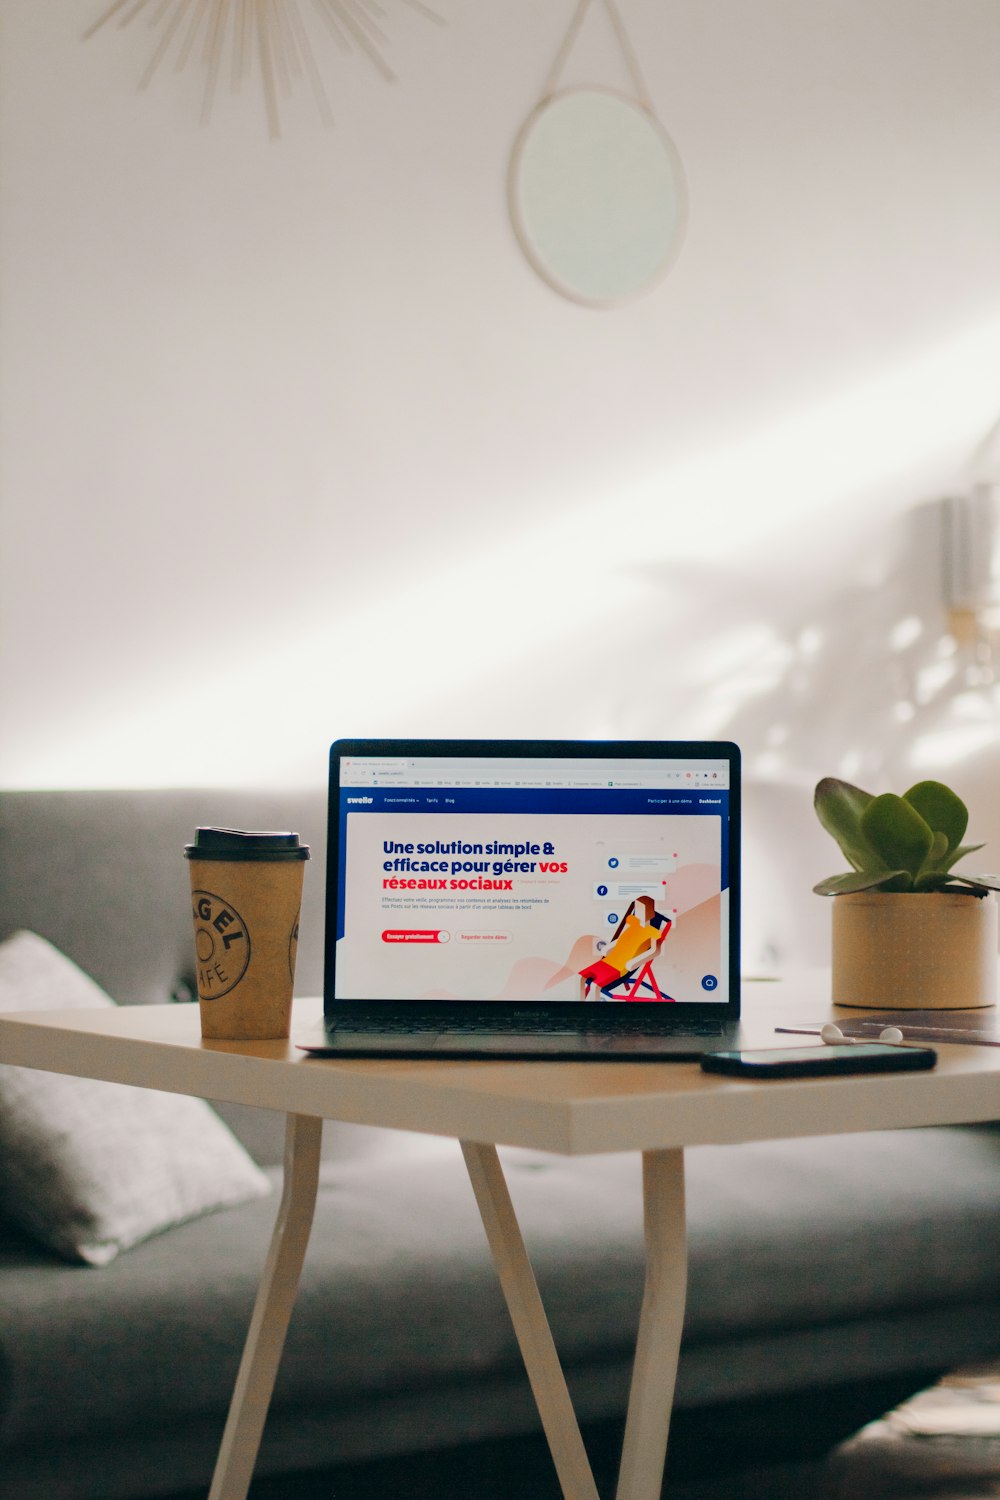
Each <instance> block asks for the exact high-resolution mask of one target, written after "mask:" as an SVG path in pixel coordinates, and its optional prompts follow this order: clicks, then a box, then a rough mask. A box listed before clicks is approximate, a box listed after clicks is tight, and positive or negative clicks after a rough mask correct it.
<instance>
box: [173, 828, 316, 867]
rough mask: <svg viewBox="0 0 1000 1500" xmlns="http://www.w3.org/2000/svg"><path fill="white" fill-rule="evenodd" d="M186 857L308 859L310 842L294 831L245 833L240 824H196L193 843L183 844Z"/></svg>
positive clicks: (270, 859)
mask: <svg viewBox="0 0 1000 1500" xmlns="http://www.w3.org/2000/svg"><path fill="white" fill-rule="evenodd" d="M184 857H185V858H186V859H228V860H269V861H274V860H284V859H308V858H309V845H308V844H300V843H299V836H298V834H297V833H247V832H244V830H243V829H241V828H196V829H195V831H194V843H193V844H187V845H185V848H184Z"/></svg>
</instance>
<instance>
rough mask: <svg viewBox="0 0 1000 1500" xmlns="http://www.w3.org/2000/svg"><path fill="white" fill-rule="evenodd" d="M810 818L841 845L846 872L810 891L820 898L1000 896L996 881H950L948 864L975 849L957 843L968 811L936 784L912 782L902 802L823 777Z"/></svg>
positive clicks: (957, 878) (992, 878)
mask: <svg viewBox="0 0 1000 1500" xmlns="http://www.w3.org/2000/svg"><path fill="white" fill-rule="evenodd" d="M815 805H816V813H817V816H818V817H819V820H820V822H821V823H822V825H823V827H824V828H825V829H826V831H827V833H829V834H831V835H832V836H833V838H835V839H836V841H837V843H838V844H839V845H840V848H841V850H842V851H843V853H844V854H845V855H846V856H847V860H848V862H849V864H850V865H851V867H852V868H851V869H850V870H849V871H848V872H847V873H846V874H844V875H830V876H828V877H827V879H826V880H821V881H820V882H819V884H818V885H815V886H813V890H814V891H816V893H817V894H818V895H820V896H843V895H847V894H848V893H850V892H852V891H872V890H879V891H965V892H967V893H968V894H969V895H978V896H984V895H985V894H986V893H987V891H989V890H1000V876H996V875H956V874H955V873H954V871H953V868H952V867H953V866H954V865H956V864H957V863H958V861H959V860H960V859H962V858H963V857H964V856H965V855H966V854H972V853H973V852H974V851H975V850H977V849H981V848H982V847H983V846H982V844H963V843H962V839H963V838H964V837H965V830H966V828H967V826H968V822H969V810H968V808H967V807H966V805H965V803H964V802H963V801H962V799H961V797H959V796H957V795H956V794H955V793H954V792H953V791H952V790H951V788H950V787H946V786H944V785H943V784H942V783H941V782H940V781H919V782H917V784H916V786H911V787H910V790H909V791H908V792H905V793H904V794H903V796H902V797H897V796H896V795H895V794H894V793H892V792H886V793H884V794H883V795H882V796H881V797H876V796H873V795H872V793H871V792H863V791H862V790H861V788H860V787H858V786H851V784H850V782H848V781H838V780H837V778H836V777H834V776H826V777H824V778H823V780H822V781H821V782H820V783H819V785H818V786H817V788H816V797H815Z"/></svg>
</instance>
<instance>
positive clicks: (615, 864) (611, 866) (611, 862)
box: [608, 855, 618, 870]
mask: <svg viewBox="0 0 1000 1500" xmlns="http://www.w3.org/2000/svg"><path fill="white" fill-rule="evenodd" d="M608 868H609V869H611V870H617V868H618V861H617V859H615V857H614V855H612V856H611V858H610V859H609V860H608Z"/></svg>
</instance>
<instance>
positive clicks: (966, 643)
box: [715, 503, 1000, 972]
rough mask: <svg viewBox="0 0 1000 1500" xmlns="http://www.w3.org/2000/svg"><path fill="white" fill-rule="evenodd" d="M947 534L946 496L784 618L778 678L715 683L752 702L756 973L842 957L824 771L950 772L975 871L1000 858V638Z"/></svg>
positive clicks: (748, 709) (743, 708)
mask: <svg viewBox="0 0 1000 1500" xmlns="http://www.w3.org/2000/svg"><path fill="white" fill-rule="evenodd" d="M942 534H943V521H942V508H941V506H940V504H938V503H933V504H926V505H921V506H918V507H916V508H915V509H914V510H913V511H911V512H909V513H908V514H906V515H905V516H903V517H902V518H901V519H900V520H899V521H897V522H896V523H895V524H894V526H893V527H892V528H891V529H890V531H889V532H888V533H887V534H886V535H885V536H884V537H883V538H882V540H881V542H880V544H879V546H878V547H877V548H875V549H871V548H869V550H868V551H866V552H865V553H864V554H863V555H861V554H859V556H858V558H857V560H856V563H855V566H854V568H853V570H852V574H851V576H850V577H848V578H847V579H845V580H844V581H843V582H842V584H841V586H840V587H839V588H837V589H836V590H835V591H834V592H832V593H831V594H830V595H829V596H828V597H827V598H826V600H825V601H824V602H823V604H822V605H821V606H820V607H818V608H815V609H811V610H810V611H809V612H808V613H804V614H803V615H802V617H801V618H800V619H799V620H797V621H795V622H794V623H792V624H790V625H786V627H785V631H784V635H783V638H782V639H780V640H779V641H776V642H774V643H773V649H772V651H771V663H772V669H773V670H772V680H770V681H766V682H760V681H758V682H757V683H754V681H753V677H752V675H750V676H749V678H747V677H743V678H741V677H740V676H739V675H738V674H737V675H736V676H734V677H733V678H732V679H731V680H729V681H720V682H718V683H717V684H716V685H715V690H716V691H718V692H720V693H721V694H722V695H723V696H725V695H727V694H728V695H729V696H730V701H733V702H737V703H738V705H739V706H738V707H737V708H736V709H735V710H734V711H733V712H732V713H731V715H730V717H729V718H728V719H727V720H726V722H725V723H724V724H721V725H720V726H719V732H720V733H723V734H725V735H727V736H728V737H729V738H732V739H734V740H736V741H737V743H738V744H740V745H741V746H742V748H743V752H744V779H745V841H744V890H745V893H746V894H745V909H744V924H743V930H744V958H743V962H744V968H745V970H746V971H747V972H752V971H753V970H754V969H759V970H763V971H765V972H766V971H768V970H773V969H774V968H776V967H788V966H797V965H800V964H825V963H827V962H828V959H829V929H830V914H829V903H828V901H827V900H825V899H824V898H822V897H819V896H814V895H813V894H812V886H813V884H814V883H815V881H817V880H819V879H820V878H822V877H823V876H824V875H829V874H834V873H835V872H836V871H838V870H839V869H841V868H842V867H843V859H842V856H841V855H840V853H839V851H838V849H837V848H836V845H835V844H834V842H833V841H832V840H831V839H830V838H829V836H828V835H827V834H826V833H824V832H823V830H822V829H821V828H820V826H819V824H818V822H817V820H816V817H815V813H814V811H813V806H812V797H813V789H814V787H815V783H816V782H817V781H818V780H819V779H820V777H822V776H827V775H835V776H841V777H843V778H844V779H845V780H848V781H853V782H855V783H856V784H858V785H860V786H863V787H865V788H866V789H867V790H869V791H873V792H882V791H897V792H902V791H905V790H906V788H907V787H909V786H911V785H912V784H913V783H914V782H915V781H920V780H924V779H926V778H934V779H939V780H942V781H946V782H948V783H949V784H950V785H952V786H954V788H955V790H956V791H957V792H958V793H959V795H960V796H961V797H962V798H963V799H964V800H965V802H966V803H967V804H968V806H969V810H970V841H971V842H974V843H985V844H986V848H985V849H984V851H983V853H982V854H981V855H977V856H973V863H972V864H969V865H968V866H967V867H968V868H969V869H973V868H977V869H987V868H990V867H991V866H992V867H994V868H996V867H997V866H1000V778H998V776H997V770H998V761H1000V686H998V682H997V679H998V677H1000V636H998V634H997V631H996V630H995V628H993V627H992V625H991V624H990V622H983V621H979V622H978V623H977V624H976V625H975V627H974V628H972V626H971V624H970V622H969V621H966V622H965V628H962V629H959V626H958V623H957V622H956V618H955V617H953V616H949V614H948V612H947V610H946V607H945V602H944V594H943V572H942ZM761 605H762V608H761V614H762V616H763V617H770V618H771V619H772V620H773V610H772V609H770V608H768V610H767V611H766V612H765V601H763V600H762V601H761Z"/></svg>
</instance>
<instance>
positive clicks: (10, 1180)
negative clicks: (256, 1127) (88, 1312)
mask: <svg viewBox="0 0 1000 1500" xmlns="http://www.w3.org/2000/svg"><path fill="white" fill-rule="evenodd" d="M113 1004H114V1001H113V1000H112V999H111V998H110V997H109V996H108V995H106V994H105V992H104V991H103V990H102V989H101V988H100V986H99V985H97V984H95V983H94V981H93V980H92V979H89V978H88V977H87V975H86V974H84V973H83V972H82V970H80V969H78V968H77V967H76V965H75V964H74V963H72V962H71V961H70V960H69V959H68V958H66V957H65V956H64V955H63V954H62V953H60V952H59V951H58V949H56V948H53V947H52V945H51V944H50V943H47V942H46V941H45V939H44V938H41V937H38V936H37V935H36V934H35V933H32V932H18V933H15V934H14V936H13V937H11V938H8V939H7V941H6V942H4V943H0V1011H18V1010H63V1009H69V1008H71V1007H72V1008H76V1007H79V1008H81V1009H87V1008H93V1007H95V1006H107V1005H113ZM269 1191H270V1184H269V1182H268V1179H267V1177H266V1176H265V1175H264V1173H263V1172H261V1171H260V1169H259V1168H258V1167H257V1166H256V1164H255V1163H254V1162H253V1161H252V1160H251V1158H250V1157H249V1156H248V1155H247V1153H246V1151H244V1149H243V1147H242V1146H241V1145H240V1143H239V1142H238V1141H237V1140H236V1138H235V1136H233V1134H232V1133H231V1132H230V1130H229V1129H228V1128H227V1126H226V1125H224V1124H223V1122H222V1121H221V1120H220V1119H219V1116H218V1115H217V1114H216V1113H215V1111H214V1110H213V1109H211V1107H210V1106H209V1105H208V1104H206V1103H204V1101H203V1100H201V1099H190V1098H187V1097H185V1096H181V1095H176V1094H161V1093H157V1092H155V1091H154V1090H151V1089H140V1088H134V1087H132V1086H131V1085H129V1084H121V1083H102V1082H100V1081H98V1080H95V1079H90V1078H71V1077H66V1076H63V1075H62V1074H58V1073H42V1072H39V1071H37V1070H36V1069H33V1068H16V1067H11V1066H10V1065H0V1213H2V1214H4V1215H5V1216H6V1217H7V1218H8V1219H11V1220H13V1221H14V1222H16V1223H17V1224H19V1225H20V1226H21V1227H22V1228H23V1229H25V1230H27V1231H28V1233H29V1234H31V1235H32V1236H34V1238H35V1239H36V1240H40V1241H41V1242H42V1244H44V1245H46V1246H48V1247H49V1248H50V1249H52V1250H55V1251H56V1252H57V1253H58V1254H59V1255H62V1256H64V1257H66V1258H67V1259H69V1260H82V1261H85V1262H86V1263H87V1264H88V1265H92V1266H103V1265H107V1264H108V1262H109V1261H112V1260H113V1259H114V1258H115V1256H116V1255H118V1253H119V1252H120V1251H122V1250H127V1249H128V1248H129V1247H130V1246H132V1245H136V1244H138V1243H139V1241H140V1240H144V1239H148V1238H149V1236H150V1235H153V1234H159V1233H160V1232H161V1231H162V1230H165V1229H169V1228H170V1227H171V1225H174V1224H179V1223H181V1222H182V1221H183V1220H185V1219H193V1218H196V1217H198V1216H199V1215H201V1214H205V1213H209V1212H210V1211H211V1210H213V1209H217V1208H226V1207H228V1206H229V1205H231V1204H234V1203H242V1202H244V1201H246V1200H247V1199H250V1198H258V1197H261V1196H263V1194H265V1193H267V1192H269Z"/></svg>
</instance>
